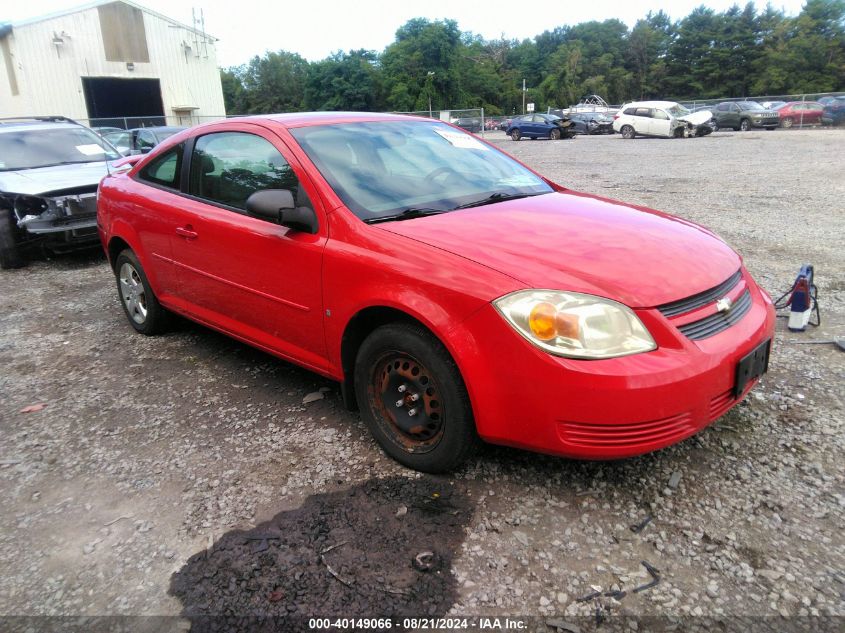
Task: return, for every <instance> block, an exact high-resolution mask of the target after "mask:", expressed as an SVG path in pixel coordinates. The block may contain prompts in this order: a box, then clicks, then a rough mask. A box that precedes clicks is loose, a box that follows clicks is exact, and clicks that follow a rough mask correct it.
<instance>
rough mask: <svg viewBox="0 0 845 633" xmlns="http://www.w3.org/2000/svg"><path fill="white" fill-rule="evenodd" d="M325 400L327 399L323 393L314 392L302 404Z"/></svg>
mask: <svg viewBox="0 0 845 633" xmlns="http://www.w3.org/2000/svg"><path fill="white" fill-rule="evenodd" d="M323 398H325V395H324V394H323V392H322V391H312V392H311V393H309V394H308V395H306V396H305V397H304V398H303V399H302V404H310V403H312V402H317V400H322V399H323Z"/></svg>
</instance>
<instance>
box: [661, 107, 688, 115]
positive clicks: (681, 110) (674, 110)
mask: <svg viewBox="0 0 845 633" xmlns="http://www.w3.org/2000/svg"><path fill="white" fill-rule="evenodd" d="M666 112H668V113H669V114H671V115H672V116H674V117H679V116H684V115H685V114H689V113H690V111H689V110H687V109H686V108H685V107H684V106H682V105H680V104H678V105H673V106H672V107H670V108H666Z"/></svg>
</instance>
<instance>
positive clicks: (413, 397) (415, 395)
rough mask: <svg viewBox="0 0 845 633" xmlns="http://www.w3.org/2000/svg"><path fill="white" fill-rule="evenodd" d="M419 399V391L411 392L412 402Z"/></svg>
mask: <svg viewBox="0 0 845 633" xmlns="http://www.w3.org/2000/svg"><path fill="white" fill-rule="evenodd" d="M419 399H420V394H418V393H412V394H411V398H410V400H411V402H416V401H417V400H419Z"/></svg>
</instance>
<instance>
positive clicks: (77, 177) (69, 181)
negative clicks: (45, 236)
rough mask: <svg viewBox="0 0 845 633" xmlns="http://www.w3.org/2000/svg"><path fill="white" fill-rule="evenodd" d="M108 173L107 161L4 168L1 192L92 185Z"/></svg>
mask: <svg viewBox="0 0 845 633" xmlns="http://www.w3.org/2000/svg"><path fill="white" fill-rule="evenodd" d="M105 175H106V163H105V161H97V162H92V163H78V164H70V165H54V166H52V167H37V168H35V169H21V170H18V171H0V192H6V193H17V194H24V195H30V196H38V195H44V194H49V193H52V192H58V191H63V190H66V189H76V188H79V187H88V186H92V187H94V188H95V189H96V187H97V185H98V184H99V183H100V180H101V179H102V178H103V176H105Z"/></svg>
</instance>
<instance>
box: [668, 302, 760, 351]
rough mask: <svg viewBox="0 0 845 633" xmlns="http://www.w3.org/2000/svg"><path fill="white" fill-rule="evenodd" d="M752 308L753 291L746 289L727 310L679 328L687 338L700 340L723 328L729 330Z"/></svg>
mask: <svg viewBox="0 0 845 633" xmlns="http://www.w3.org/2000/svg"><path fill="white" fill-rule="evenodd" d="M750 309H751V293H750V292H749V291H748V290H746V291H745V292H743V293H742V296H741V297H740V298H739V299H737V301H736V303H735V304H733V306H732V307H731V309H730V310H728V311H727V312H717V313H716V314H711V315H710V316H708V317H704V318H703V319H701V320H700V321H693V322H692V323H688V324H687V325H682V326H680V327H679V328H678V329H679V330H680V331H681V333H682V334H683V335H684V336H686V337H687V338H690V339H692V340H693V341H700V340H701V339H704V338H708V337H710V336H714V335H716V334H718V333H719V332H722V331H723V330H727V329H728V328H729V327H731V326H732V325H733V324H735V323H738V322H739V320H740V319H741V318H742V317H744V316H745V313H746V312H748V311H749V310H750Z"/></svg>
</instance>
